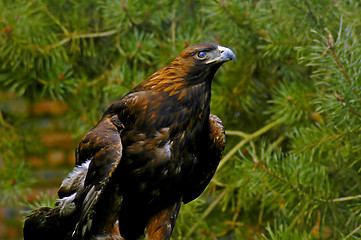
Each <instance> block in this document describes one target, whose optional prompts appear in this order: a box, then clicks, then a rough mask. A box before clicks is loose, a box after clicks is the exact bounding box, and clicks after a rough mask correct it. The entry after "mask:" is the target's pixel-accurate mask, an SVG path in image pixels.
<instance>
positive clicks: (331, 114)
mask: <svg viewBox="0 0 361 240" xmlns="http://www.w3.org/2000/svg"><path fill="white" fill-rule="evenodd" d="M0 9H2V11H1V13H0V86H1V89H6V90H7V91H12V92H15V93H16V94H17V95H20V96H24V97H26V98H27V99H30V100H39V99H43V98H49V97H50V98H54V99H60V100H62V101H65V102H67V103H69V106H70V110H69V111H68V113H67V115H66V116H65V117H64V119H65V121H67V124H68V125H69V128H70V129H72V131H73V132H74V134H75V136H76V137H77V138H79V137H81V136H82V135H83V134H85V133H86V132H87V131H88V130H89V129H90V128H91V127H92V126H93V125H94V124H95V123H96V122H97V121H98V120H99V118H100V116H101V114H102V113H103V111H104V110H105V108H106V107H107V106H108V105H109V104H110V103H111V102H112V101H114V100H115V99H118V98H119V97H121V96H122V95H124V94H125V93H126V92H127V91H129V90H130V89H131V88H132V87H134V86H135V85H136V84H138V83H139V82H141V81H143V80H144V79H146V78H147V76H149V75H150V74H152V73H153V72H154V71H156V70H157V69H160V68H161V67H163V66H165V65H166V64H167V63H169V61H171V60H172V59H174V58H175V57H176V56H177V54H178V53H179V52H180V51H181V50H182V49H183V47H184V46H187V45H188V44H192V43H195V42H200V41H212V42H219V43H220V44H222V45H225V46H228V47H230V48H232V49H233V50H234V52H235V53H236V56H237V63H236V64H234V65H232V64H231V63H229V64H225V65H224V66H223V67H222V69H220V71H219V72H218V73H217V75H216V78H215V80H214V83H213V95H212V111H213V113H216V114H217V115H218V116H220V117H221V118H222V120H223V122H224V124H225V126H226V129H227V130H229V131H227V135H228V144H227V149H226V151H225V157H224V158H223V160H222V162H221V166H220V168H219V169H218V172H217V174H216V176H215V177H214V179H213V181H212V183H211V185H210V186H209V188H208V189H207V191H206V192H205V193H204V194H203V195H202V196H201V197H200V199H198V200H197V201H195V202H192V203H190V204H188V205H185V206H182V210H181V214H180V216H179V220H178V222H177V225H176V228H175V230H174V236H173V239H250V238H257V239H272V240H273V239H357V238H360V237H361V230H360V229H361V218H360V199H361V196H360V195H359V194H360V192H361V180H360V171H361V147H360V146H361V145H360V140H361V139H360V129H361V120H360V117H361V92H360V89H361V46H360V45H361V42H360V36H359V33H360V31H361V28H360V27H361V22H360V19H361V5H360V4H359V2H358V1H354V0H348V1H331V0H322V1H316V0H296V1H287V0H271V1H262V0H260V1H250V0H249V1H231V0H229V1H227V0H199V1H168V0H163V1H140V0H135V1H117V0H98V1H87V0H83V1H64V0H62V1H57V2H56V3H55V2H52V1H47V0H42V1H5V0H3V1H0ZM4 116H5V117H4V119H3V118H2V117H1V118H0V120H1V122H0V123H1V125H2V127H0V131H1V133H0V134H1V136H2V137H1V138H0V143H1V146H0V147H1V152H2V153H3V154H2V156H1V160H2V162H3V166H2V169H0V173H1V174H0V175H1V180H0V189H2V190H3V191H5V193H6V194H5V195H3V193H2V195H1V196H5V197H1V200H2V202H9V201H12V200H13V199H19V196H22V195H23V191H24V190H26V189H27V188H28V187H29V186H30V183H31V181H30V180H29V179H31V178H29V169H28V166H27V165H26V164H25V159H26V153H27V150H26V149H28V148H26V147H24V146H26V142H27V140H29V139H30V141H31V138H29V137H30V136H31V134H33V133H31V132H26V133H24V132H25V131H24V129H25V127H24V124H23V122H22V121H20V122H19V119H17V118H16V117H13V116H9V115H4ZM82 117H83V118H84V119H86V121H85V122H84V121H83V120H82ZM23 121H26V119H25V120H23ZM231 130H232V131H231ZM3 136H8V137H9V138H6V139H5V138H4V137H3ZM22 143H23V144H22ZM24 143H25V145H24ZM4 149H6V151H5V150H4ZM14 159H16V161H14V162H12V160H14ZM14 164H15V165H14ZM10 169H11V171H10ZM14 179H15V181H16V182H19V183H21V184H19V185H17V186H18V188H16V189H14V188H11V184H12V183H13V182H14V181H13V180H14ZM20 198H21V197H20Z"/></svg>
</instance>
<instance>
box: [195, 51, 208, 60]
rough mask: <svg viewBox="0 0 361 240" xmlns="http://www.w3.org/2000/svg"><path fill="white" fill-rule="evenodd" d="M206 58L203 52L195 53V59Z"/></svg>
mask: <svg viewBox="0 0 361 240" xmlns="http://www.w3.org/2000/svg"><path fill="white" fill-rule="evenodd" d="M206 57H207V53H206V52H204V51H200V52H198V53H197V58H198V59H205V58H206Z"/></svg>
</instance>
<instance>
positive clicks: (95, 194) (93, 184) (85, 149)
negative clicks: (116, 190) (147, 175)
mask: <svg viewBox="0 0 361 240" xmlns="http://www.w3.org/2000/svg"><path fill="white" fill-rule="evenodd" d="M121 126H122V124H121V123H120V121H119V119H118V116H117V115H110V114H109V115H105V116H103V118H102V119H101V120H100V122H99V123H98V124H97V125H96V126H95V127H94V128H93V129H92V130H91V131H90V132H89V133H88V134H87V135H85V136H84V138H83V139H82V140H81V142H80V144H79V147H78V149H77V163H78V164H80V163H83V162H86V161H87V160H89V159H90V160H91V163H90V165H89V169H88V172H87V175H86V178H85V182H84V188H83V191H82V192H81V193H79V194H78V195H77V197H76V199H75V202H78V203H79V205H80V206H81V207H80V215H79V221H78V222H77V224H76V226H75V229H74V231H73V233H72V237H73V238H76V239H78V238H80V239H84V238H87V236H89V234H90V233H91V234H97V232H96V231H95V232H94V230H93V229H92V222H93V218H94V214H96V213H95V211H94V209H95V208H96V205H97V204H98V202H99V199H100V198H101V196H102V195H103V194H104V193H105V189H106V187H107V184H108V183H109V181H111V177H112V176H113V174H114V171H115V170H116V168H117V166H118V164H119V162H120V160H121V157H122V150H123V148H122V143H121V138H120V133H121V131H122V127H121ZM103 214H104V213H103ZM102 217H107V216H102ZM98 218H99V216H98ZM113 224H115V223H113Z"/></svg>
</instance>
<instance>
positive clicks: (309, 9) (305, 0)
mask: <svg viewBox="0 0 361 240" xmlns="http://www.w3.org/2000/svg"><path fill="white" fill-rule="evenodd" d="M303 3H304V4H305V5H306V7H307V10H308V14H309V15H310V16H311V19H312V20H313V21H314V22H315V24H316V27H317V28H318V29H321V26H320V24H319V22H318V20H317V18H316V16H315V14H314V13H313V11H312V9H311V5H310V3H309V2H308V1H307V0H303Z"/></svg>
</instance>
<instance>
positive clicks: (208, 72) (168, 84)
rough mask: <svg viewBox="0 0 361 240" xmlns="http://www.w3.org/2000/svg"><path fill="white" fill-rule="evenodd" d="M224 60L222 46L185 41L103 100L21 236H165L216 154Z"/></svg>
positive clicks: (226, 52) (210, 171) (230, 56)
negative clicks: (215, 93)
mask: <svg viewBox="0 0 361 240" xmlns="http://www.w3.org/2000/svg"><path fill="white" fill-rule="evenodd" d="M228 60H235V55H234V53H233V52H232V51H231V50H230V49H228V48H225V47H222V46H220V45H218V44H215V43H198V44H195V45H192V46H190V47H188V48H186V49H185V50H184V51H183V52H182V53H181V54H180V55H179V56H178V57H177V58H176V59H175V60H174V61H173V62H171V63H170V64H169V65H168V66H166V67H165V68H163V69H161V70H159V71H158V72H156V73H154V74H153V75H152V76H150V77H149V78H148V79H147V80H145V81H144V82H143V83H141V84H139V85H138V86H136V87H135V88H134V89H133V90H132V91H131V92H129V93H128V94H126V95H125V96H124V97H123V98H121V99H120V100H119V101H116V102H115V103H113V104H112V105H111V106H109V108H108V109H107V110H106V111H105V113H104V115H103V117H102V119H101V120H100V121H99V122H98V124H97V125H96V126H95V127H94V128H93V129H92V130H90V131H89V133H88V134H87V135H85V136H84V137H83V139H82V140H81V142H80V143H79V146H78V148H77V151H76V167H75V169H74V171H73V172H72V173H70V175H69V176H68V178H67V179H65V180H64V181H63V183H62V185H61V187H60V189H59V192H58V195H59V200H58V202H57V204H56V206H55V207H54V208H52V209H51V208H42V209H40V210H37V211H35V212H34V213H33V214H32V215H30V216H29V217H28V219H27V220H26V222H25V227H24V236H25V239H42V238H43V239H47V238H48V237H49V236H50V238H51V239H126V240H132V239H137V238H138V237H140V236H141V235H143V234H145V235H146V237H147V239H152V240H155V239H157V240H166V239H170V236H171V234H172V231H173V228H174V224H175V221H176V218H177V215H178V211H179V209H180V206H181V203H182V202H183V203H188V202H189V201H192V200H193V199H195V198H197V197H198V196H199V195H200V194H201V193H202V192H203V190H204V189H205V188H206V186H207V185H208V183H209V181H210V180H211V178H212V176H213V175H214V173H215V170H216V169H217V166H218V163H219V161H220V159H221V157H222V151H223V149H224V144H225V135H224V128H223V124H222V122H221V120H220V119H219V118H218V117H217V116H215V115H212V114H210V100H211V82H212V79H213V76H214V74H215V73H216V71H217V70H218V68H219V67H220V66H221V65H222V64H223V63H224V62H225V61H228ZM54 228H58V229H61V231H58V234H57V235H56V236H54V235H48V234H49V233H50V232H51V231H52V229H54Z"/></svg>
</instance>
